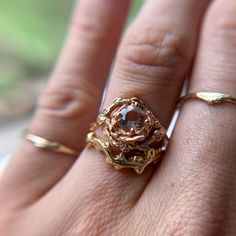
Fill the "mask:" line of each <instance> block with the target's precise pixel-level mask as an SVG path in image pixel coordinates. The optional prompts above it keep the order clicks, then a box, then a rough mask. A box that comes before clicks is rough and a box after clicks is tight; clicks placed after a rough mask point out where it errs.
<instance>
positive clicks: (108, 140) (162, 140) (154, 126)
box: [87, 97, 168, 174]
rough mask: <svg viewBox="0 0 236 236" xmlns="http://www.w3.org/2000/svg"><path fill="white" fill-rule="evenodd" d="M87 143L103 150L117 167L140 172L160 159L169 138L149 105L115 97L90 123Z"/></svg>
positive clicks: (133, 98) (139, 101)
mask: <svg viewBox="0 0 236 236" xmlns="http://www.w3.org/2000/svg"><path fill="white" fill-rule="evenodd" d="M87 142H88V143H89V144H91V145H93V146H94V147H95V148H96V149H98V150H100V151H102V152H103V153H104V154H105V156H106V161H107V162H108V163H109V164H112V165H113V166H114V167H115V168H116V169H118V170H120V169H123V168H132V169H133V170H134V171H135V172H136V173H138V174H140V173H142V172H143V170H144V168H145V167H146V166H147V165H149V164H150V163H153V162H154V163H156V162H158V161H159V160H160V158H161V155H162V153H163V152H164V151H165V150H166V147H167V144H168V137H167V135H166V129H165V128H164V127H163V126H162V125H161V124H160V122H159V121H158V119H157V118H156V117H155V115H154V114H153V113H152V112H151V111H150V109H149V108H148V106H147V105H146V104H145V103H144V102H143V101H142V100H141V99H139V98H135V97H132V98H129V99H121V98H116V99H115V100H114V101H113V103H112V104H111V105H110V106H109V107H107V108H106V109H104V110H103V111H102V112H101V113H100V115H99V116H98V118H97V121H96V122H95V123H93V124H92V125H91V132H90V133H88V135H87Z"/></svg>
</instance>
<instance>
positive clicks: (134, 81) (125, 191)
mask: <svg viewBox="0 0 236 236" xmlns="http://www.w3.org/2000/svg"><path fill="white" fill-rule="evenodd" d="M208 3H209V1H208V0H201V1H195V0H181V1H179V2H178V4H175V1H174V0H159V1H154V0H149V1H147V2H146V4H145V5H144V7H143V9H142V11H141V13H140V15H139V16H138V18H137V20H136V21H135V22H134V24H133V25H132V26H131V27H130V29H129V30H128V32H127V34H126V35H125V37H124V39H123V42H122V44H121V47H120V50H119V52H118V56H117V60H116V63H115V67H114V71H113V75H112V80H111V82H110V85H109V87H108V94H107V97H106V99H105V106H107V105H109V104H111V102H112V100H113V99H114V98H115V97H123V98H124V97H132V96H137V97H140V98H142V99H144V101H146V102H147V103H148V104H149V106H150V108H151V110H152V111H153V112H154V114H156V115H157V117H158V118H159V120H160V122H161V124H163V125H164V126H166V127H167V126H168V124H169V121H170V118H171V116H172V114H173V110H174V108H175V103H176V100H177V99H178V95H179V93H180V89H181V87H182V82H183V80H184V78H185V75H186V73H187V72H188V69H189V66H190V64H191V61H192V58H193V55H194V49H195V45H196V38H197V34H198V29H199V23H200V21H201V18H202V15H203V13H204V11H205V9H206V7H207V4H208ZM152 173H153V168H148V170H146V171H145V172H144V174H143V175H139V176H138V175H136V174H134V172H133V171H121V172H117V171H115V170H114V169H113V167H112V166H110V165H108V164H106V162H105V158H104V156H103V154H101V153H99V152H97V151H96V150H94V149H92V148H91V149H86V150H85V151H84V152H83V153H82V155H81V156H80V158H79V160H78V161H77V163H75V165H74V167H73V168H72V169H71V170H70V172H69V173H68V174H67V175H66V177H65V178H64V179H63V180H62V182H61V183H60V185H58V186H56V188H55V189H54V191H52V192H51V193H50V194H49V195H48V196H47V198H45V199H44V201H42V202H41V203H40V204H39V205H38V206H36V208H37V207H40V208H41V210H42V208H43V207H47V202H48V201H50V199H51V200H52V199H54V198H55V197H57V195H58V192H60V195H61V198H60V199H59V200H58V201H56V202H54V201H50V202H51V208H53V211H56V209H60V207H59V206H61V205H65V204H67V206H68V204H69V206H68V207H67V209H66V210H68V212H70V215H71V216H72V215H73V216H74V214H76V212H77V213H78V215H77V217H76V220H78V221H79V218H80V216H82V215H83V214H82V212H86V209H87V207H91V204H93V211H94V212H96V209H97V210H98V211H100V210H99V209H100V206H101V204H102V202H103V204H105V203H106V209H107V210H109V208H110V207H113V208H114V207H117V204H118V203H119V204H121V203H120V201H119V199H120V197H121V194H122V197H125V198H126V201H125V203H124V205H125V206H126V209H128V208H129V207H128V206H132V205H133V204H134V203H135V202H136V200H137V199H138V197H139V195H140V194H141V192H142V191H143V188H144V187H145V185H146V183H147V181H148V180H149V178H150V176H151V174H152ZM65 188H66V189H67V191H63V189H65ZM68 199H69V200H70V203H68ZM83 202H84V203H86V204H81V203H83ZM122 202H123V201H122ZM88 203H90V204H88ZM43 205H44V206H43ZM75 205H76V206H77V207H74V206H75ZM124 205H120V206H119V207H120V208H119V210H124V207H125V206H124ZM113 208H112V209H113ZM87 210H88V211H87V212H88V214H90V213H91V209H87ZM103 210H105V209H103ZM108 212H109V211H108ZM108 212H106V213H107V214H108ZM79 213H80V214H79ZM110 213H111V214H113V212H111V211H110ZM103 214H104V213H103ZM58 215H60V214H58ZM98 215H99V214H94V215H92V216H91V215H90V216H88V217H90V220H89V221H90V222H91V221H92V220H96V219H94V218H96V216H98ZM115 215H116V214H114V215H111V216H110V218H109V220H112V219H113V216H114V217H115ZM97 220H98V221H99V220H100V219H97ZM90 225H92V224H90ZM88 227H89V226H88Z"/></svg>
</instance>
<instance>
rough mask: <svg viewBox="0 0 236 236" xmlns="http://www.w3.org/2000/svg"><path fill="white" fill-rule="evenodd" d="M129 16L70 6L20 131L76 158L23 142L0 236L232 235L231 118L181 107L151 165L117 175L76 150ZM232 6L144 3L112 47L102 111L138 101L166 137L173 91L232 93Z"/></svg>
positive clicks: (120, 7)
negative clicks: (42, 85)
mask: <svg viewBox="0 0 236 236" xmlns="http://www.w3.org/2000/svg"><path fill="white" fill-rule="evenodd" d="M128 8H129V1H127V0H114V1H111V0H91V1H87V0H81V1H80V3H79V6H76V7H75V14H74V18H73V22H72V25H71V28H70V32H69V36H68V40H67V42H66V45H65V48H64V50H63V52H62V55H61V58H60V60H59V62H58V64H57V66H56V69H55V70H54V72H53V74H52V77H51V79H50V81H49V85H48V87H47V89H46V90H45V92H44V94H43V95H42V98H41V99H40V101H39V104H38V110H37V112H36V114H35V117H34V119H33V121H32V123H31V125H30V127H29V129H30V131H31V132H32V133H34V134H36V135H39V136H42V137H45V138H47V139H49V140H55V141H57V142H60V143H63V144H65V145H67V146H69V147H71V148H74V149H76V150H78V151H79V156H74V157H70V156H68V155H63V154H58V153H53V152H49V151H46V150H40V149H37V148H35V147H34V146H33V145H32V144H31V143H29V142H26V141H25V142H24V143H23V144H22V146H21V148H20V149H19V150H18V151H17V152H16V154H15V155H14V157H13V159H12V161H11V163H10V165H9V167H8V168H7V170H6V172H5V174H4V176H3V177H2V178H1V183H0V205H1V211H0V234H1V235H4V236H9V235H11V236H12V235H14V236H15V235H16V236H42V235H43V236H48V235H50V236H60V235H62V236H65V235H69V236H70V235H72V236H74V235H85V236H88V235H93V236H94V235H127V236H130V235H191V236H192V235H197V236H200V235H214V236H215V235H236V226H235V221H236V171H235V170H236V159H235V153H236V146H235V142H236V119H235V116H236V109H235V106H234V105H230V104H222V105H218V106H210V105H208V104H206V103H203V102H201V101H196V100H195V101H193V100H192V101H189V102H187V103H185V104H184V105H183V108H182V109H181V112H180V117H179V119H178V122H177V125H176V127H175V129H174V133H173V135H172V137H171V141H170V143H169V147H168V150H167V152H166V153H165V156H164V157H163V160H162V161H161V163H160V165H151V166H149V167H148V168H147V169H146V170H145V171H144V173H143V174H142V175H137V174H135V173H134V171H132V170H122V171H116V170H114V168H113V167H112V166H111V165H109V164H107V163H106V162H105V158H104V155H103V154H102V153H100V152H98V151H96V150H95V149H94V148H85V142H84V139H85V135H86V133H87V132H88V127H89V124H90V123H91V122H92V121H94V120H95V119H96V115H97V112H98V108H99V104H100V102H101V98H102V93H103V89H104V85H105V83H106V79H107V77H108V75H109V69H110V66H111V62H112V58H113V57H114V54H115V52H116V47H117V45H118V41H119V37H120V33H121V31H122V28H123V26H124V21H125V18H126V14H127V11H128ZM235 12H236V1H232V0H228V1H225V0H215V1H210V0H199V1H196V0H181V1H176V0H175V1H174V0H157V1H156V0H149V1H146V2H145V5H144V6H143V8H142V10H141V12H140V14H139V16H138V17H137V19H136V20H135V22H134V23H133V24H132V25H131V26H130V27H129V29H128V31H127V32H126V34H125V35H124V37H123V39H122V41H121V44H120V46H119V48H118V53H117V55H116V61H115V64H114V67H113V70H112V75H111V80H110V83H109V86H108V90H107V96H106V98H105V103H104V106H105V107H106V106H107V105H110V104H111V102H112V100H113V99H114V98H115V97H124V98H126V97H131V96H138V97H140V98H142V99H143V100H144V101H146V102H147V103H148V104H149V106H150V107H151V110H152V111H153V112H154V113H155V114H156V116H157V117H158V118H159V120H160V122H161V124H163V125H164V126H165V127H168V125H169V122H170V120H171V117H172V115H173V112H174V110H175V108H176V102H177V100H178V97H179V94H180V91H181V87H182V85H183V82H184V80H185V78H186V76H187V75H189V71H190V69H191V73H190V78H191V79H190V86H189V92H198V91H211V92H221V93H226V94H231V95H236V93H235V92H236V67H235V62H236V44H235V42H236V14H235Z"/></svg>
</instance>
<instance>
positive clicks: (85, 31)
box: [71, 2, 114, 45]
mask: <svg viewBox="0 0 236 236" xmlns="http://www.w3.org/2000/svg"><path fill="white" fill-rule="evenodd" d="M84 5H88V6H84V8H85V9H84V11H80V10H79V11H80V12H78V13H76V14H75V17H74V18H73V19H72V24H71V28H72V34H73V33H74V35H75V40H76V41H77V39H78V37H79V38H80V39H81V40H80V42H84V43H95V44H98V45H100V44H101V45H104V44H106V43H110V42H111V41H112V39H113V38H114V35H113V34H112V33H108V32H112V31H114V27H113V25H112V24H107V23H104V24H101V22H107V21H108V19H107V16H106V15H102V14H97V13H96V14H94V12H93V11H94V9H93V8H92V9H91V2H90V3H89V2H88V3H84ZM88 15H91V17H88Z"/></svg>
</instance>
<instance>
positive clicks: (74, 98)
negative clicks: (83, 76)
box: [38, 79, 97, 120]
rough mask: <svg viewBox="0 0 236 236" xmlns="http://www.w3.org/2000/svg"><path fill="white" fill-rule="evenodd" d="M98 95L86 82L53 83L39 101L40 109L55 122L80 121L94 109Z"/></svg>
mask: <svg viewBox="0 0 236 236" xmlns="http://www.w3.org/2000/svg"><path fill="white" fill-rule="evenodd" d="M61 81H63V79H62V80H61ZM96 93H97V92H96V89H95V88H94V87H93V86H92V85H91V84H89V83H87V82H86V81H84V80H83V81H81V82H80V83H78V82H77V83H76V82H74V83H73V82H60V83H58V84H56V83H52V84H51V85H49V86H48V88H46V89H45V91H44V93H43V95H42V96H41V98H40V99H39V101H38V109H39V110H40V111H43V112H46V113H47V115H48V116H49V117H51V118H52V119H53V120H70V119H79V118H82V117H83V116H84V115H85V114H86V113H87V112H88V109H90V107H91V108H93V107H94V102H93V98H94V97H97V94H96Z"/></svg>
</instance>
